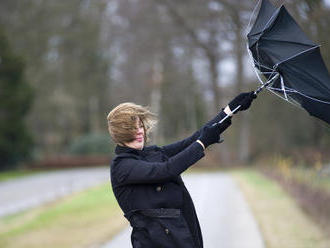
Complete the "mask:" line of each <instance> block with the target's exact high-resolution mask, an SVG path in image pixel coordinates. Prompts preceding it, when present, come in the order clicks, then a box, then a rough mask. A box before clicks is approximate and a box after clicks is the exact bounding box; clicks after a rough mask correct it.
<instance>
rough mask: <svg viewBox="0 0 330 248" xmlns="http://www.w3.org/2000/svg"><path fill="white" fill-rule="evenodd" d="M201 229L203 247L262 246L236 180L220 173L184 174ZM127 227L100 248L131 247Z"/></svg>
mask: <svg viewBox="0 0 330 248" xmlns="http://www.w3.org/2000/svg"><path fill="white" fill-rule="evenodd" d="M183 179H184V181H185V184H186V187H187V188H188V190H189V191H190V193H191V196H192V198H193V201H194V203H195V207H196V210H197V215H198V217H199V220H200V224H201V229H202V233H203V240H204V248H263V247H264V243H263V239H262V237H261V234H260V232H259V229H258V226H257V224H256V222H255V220H254V217H253V215H252V213H251V211H250V209H249V207H248V205H247V203H246V201H245V199H244V197H243V195H242V193H241V191H240V190H239V188H238V187H237V185H236V183H235V182H234V181H233V179H232V178H231V176H230V175H228V174H224V173H201V174H188V175H184V176H183ZM130 232H131V228H130V227H128V228H126V229H125V230H123V231H122V232H121V233H120V234H118V235H117V236H116V237H115V238H114V239H113V240H112V241H110V242H109V243H107V244H105V245H103V246H102V248H118V247H120V248H131V247H132V246H131V244H130Z"/></svg>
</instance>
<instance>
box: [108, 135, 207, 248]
mask: <svg viewBox="0 0 330 248" xmlns="http://www.w3.org/2000/svg"><path fill="white" fill-rule="evenodd" d="M198 136H199V132H196V133H195V134H194V135H192V136H191V137H189V138H187V139H185V140H183V141H180V142H177V143H174V144H171V145H167V146H163V147H157V146H149V147H145V148H144V149H143V150H136V149H133V148H129V147H123V146H117V147H116V154H117V156H116V157H115V158H114V160H113V161H112V164H111V183H112V189H113V192H114V194H115V196H116V198H117V201H118V203H119V205H120V207H121V209H122V210H123V212H124V213H125V217H126V218H127V219H128V220H129V222H130V224H131V226H132V227H133V232H132V236H131V241H132V245H133V247H134V248H140V247H141V248H176V247H177V248H202V247H203V241H202V234H201V230H200V226H199V222H198V219H197V215H196V212H195V207H194V204H193V202H192V200H191V197H190V194H189V192H188V190H187V189H186V187H185V185H184V183H183V181H182V179H181V176H180V174H181V173H182V172H183V171H184V170H186V169H187V168H188V167H189V166H191V165H192V164H194V163H195V162H197V161H198V160H199V159H201V158H202V157H203V156H204V151H203V149H202V146H201V145H200V144H198V143H197V142H195V141H196V139H197V138H198Z"/></svg>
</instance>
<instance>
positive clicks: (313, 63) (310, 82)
mask: <svg viewBox="0 0 330 248" xmlns="http://www.w3.org/2000/svg"><path fill="white" fill-rule="evenodd" d="M248 48H249V53H250V55H251V57H252V59H253V63H254V67H255V69H256V72H257V75H258V78H259V81H260V83H261V86H260V87H259V88H258V89H257V90H256V92H255V93H256V94H258V93H259V92H260V91H261V90H262V89H263V88H267V89H268V90H270V91H272V92H274V93H275V94H277V95H278V96H280V97H282V98H283V99H285V100H287V101H289V102H291V103H294V104H296V105H298V106H301V107H303V108H304V109H306V110H307V111H308V112H309V113H310V114H311V115H313V116H315V117H318V118H319V119H321V120H323V121H325V122H327V123H328V124H330V76H329V73H328V70H327V68H326V66H325V64H324V61H323V59H322V57H321V54H320V47H319V45H317V44H315V43H314V42H312V41H311V40H310V39H309V38H308V37H307V36H306V35H305V34H304V32H303V31H302V29H301V28H300V27H299V25H298V24H297V23H296V22H295V20H294V19H293V18H292V16H291V15H290V14H289V13H288V11H287V10H286V8H285V7H284V6H281V7H280V8H275V7H274V6H273V5H272V4H271V3H270V2H269V1H268V0H262V3H261V6H260V9H259V13H258V15H257V18H256V20H255V23H254V24H253V26H252V28H251V30H250V32H249V33H248Z"/></svg>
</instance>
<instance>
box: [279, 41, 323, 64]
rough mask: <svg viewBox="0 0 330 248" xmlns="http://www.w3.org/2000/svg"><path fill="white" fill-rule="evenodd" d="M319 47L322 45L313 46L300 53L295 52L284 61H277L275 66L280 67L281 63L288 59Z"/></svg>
mask: <svg viewBox="0 0 330 248" xmlns="http://www.w3.org/2000/svg"><path fill="white" fill-rule="evenodd" d="M319 47H320V46H319V45H317V46H314V47H311V48H309V49H307V50H304V51H301V52H300V53H297V54H295V55H292V56H291V57H289V58H287V59H285V60H282V61H280V62H278V63H276V65H275V68H276V67H278V66H279V65H280V64H282V63H285V62H286V61H288V60H291V59H294V58H296V57H298V56H299V55H302V54H304V53H307V52H309V51H311V50H313V49H317V48H319Z"/></svg>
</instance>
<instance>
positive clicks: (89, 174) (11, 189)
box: [0, 167, 109, 217]
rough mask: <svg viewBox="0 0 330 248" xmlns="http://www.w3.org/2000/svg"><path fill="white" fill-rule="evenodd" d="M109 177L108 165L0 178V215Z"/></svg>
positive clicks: (26, 207)
mask: <svg viewBox="0 0 330 248" xmlns="http://www.w3.org/2000/svg"><path fill="white" fill-rule="evenodd" d="M107 181H109V167H97V168H83V169H69V170H60V171H54V172H43V173H38V174H35V175H31V176H26V177H23V178H17V179H13V180H8V181H5V182H0V217H1V216H6V215H10V214H14V213H18V212H20V211H22V210H26V209H28V208H32V207H36V206H39V205H41V204H43V203H46V202H50V201H53V200H56V199H58V198H60V197H63V196H65V195H69V194H72V193H73V192H77V191H81V190H83V189H86V188H88V187H91V186H95V185H98V184H100V183H102V182H107Z"/></svg>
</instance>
